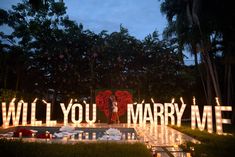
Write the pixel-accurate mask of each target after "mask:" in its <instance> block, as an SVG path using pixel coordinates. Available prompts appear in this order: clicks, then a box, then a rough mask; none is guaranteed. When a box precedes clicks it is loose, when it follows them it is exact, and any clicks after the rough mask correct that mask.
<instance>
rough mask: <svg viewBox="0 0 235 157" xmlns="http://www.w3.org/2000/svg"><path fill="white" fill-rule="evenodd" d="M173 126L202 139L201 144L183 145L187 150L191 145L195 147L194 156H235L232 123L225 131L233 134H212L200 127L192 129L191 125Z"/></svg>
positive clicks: (234, 128) (234, 138) (234, 130)
mask: <svg viewBox="0 0 235 157" xmlns="http://www.w3.org/2000/svg"><path fill="white" fill-rule="evenodd" d="M171 127H172V128H174V129H176V130H179V131H180V132H183V133H185V134H188V135H190V136H191V137H194V138H195V139H198V140H200V141H201V144H193V143H187V145H186V146H183V147H184V148H185V149H187V150H190V147H194V150H195V151H194V156H196V157H203V156H204V157H232V156H235V136H234V135H235V134H234V132H235V127H234V126H232V125H231V126H230V127H225V128H224V132H230V133H232V134H233V135H232V136H223V135H217V134H215V133H213V134H210V133H207V132H206V131H200V130H198V129H195V130H192V129H191V127H190V126H189V125H184V126H182V127H180V128H178V127H175V126H171Z"/></svg>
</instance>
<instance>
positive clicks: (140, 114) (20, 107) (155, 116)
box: [2, 98, 232, 134]
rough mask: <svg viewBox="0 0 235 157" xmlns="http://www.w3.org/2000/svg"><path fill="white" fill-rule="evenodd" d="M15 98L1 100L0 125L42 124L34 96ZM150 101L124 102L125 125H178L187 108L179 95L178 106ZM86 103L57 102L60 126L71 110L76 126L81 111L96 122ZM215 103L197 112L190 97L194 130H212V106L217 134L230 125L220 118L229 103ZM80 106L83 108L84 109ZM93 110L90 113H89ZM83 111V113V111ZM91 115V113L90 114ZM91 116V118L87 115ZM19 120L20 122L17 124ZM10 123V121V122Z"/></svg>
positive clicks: (49, 121)
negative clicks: (31, 100) (38, 117)
mask: <svg viewBox="0 0 235 157" xmlns="http://www.w3.org/2000/svg"><path fill="white" fill-rule="evenodd" d="M15 100H16V99H15V98H14V99H12V101H11V102H10V103H9V105H7V104H6V102H2V122H3V127H4V128H6V127H9V126H10V125H13V126H18V125H19V124H21V125H23V126H25V125H31V126H41V125H42V124H43V122H42V120H37V119H36V102H37V99H35V100H34V101H33V102H32V103H31V105H28V103H27V102H24V101H23V100H20V101H19V102H18V103H15ZM151 100H152V103H144V101H143V102H142V103H140V104H137V103H135V104H127V123H128V124H146V123H150V124H152V125H158V124H160V125H168V124H171V125H175V124H176V125H177V126H178V127H180V126H181V120H182V116H183V114H184V111H185V109H186V104H185V103H184V101H183V99H182V98H180V101H181V105H180V104H178V103H175V100H174V99H172V101H171V102H170V103H164V104H162V103H155V102H154V100H153V99H151ZM42 102H43V103H45V104H46V122H45V125H46V126H55V125H56V124H57V121H56V120H52V119H51V103H48V102H46V101H45V100H42ZM84 104H85V106H83V105H81V104H79V103H73V100H72V99H71V100H70V102H69V103H68V105H65V104H64V103H60V107H61V110H62V112H63V115H64V123H63V125H68V123H69V119H68V118H69V114H70V113H71V122H72V123H73V124H75V125H79V124H80V123H81V122H82V121H83V114H85V116H84V117H85V121H86V122H87V123H88V124H93V123H95V122H96V119H97V118H96V104H93V105H89V104H87V103H86V102H85V101H84ZM216 104H217V106H214V107H212V106H209V105H206V106H203V113H202V114H200V112H199V106H198V105H196V100H195V98H194V99H193V105H192V106H191V128H192V129H195V128H196V127H198V129H199V130H201V131H202V130H205V129H207V131H208V132H209V133H212V132H213V109H214V111H215V113H214V116H215V118H214V119H215V125H216V127H215V128H216V131H215V132H216V133H217V134H223V124H231V120H230V119H224V118H223V117H222V112H225V111H232V107H231V106H220V104H219V100H218V98H216ZM29 106H30V107H31V115H30V117H31V119H30V121H29V120H28V119H27V118H28V108H29ZM83 107H85V109H84V110H83ZM90 109H92V112H90ZM83 111H85V113H83ZM90 114H91V115H90ZM90 117H91V118H90ZM20 120H21V123H20ZM11 122H12V123H11ZM28 122H30V124H28Z"/></svg>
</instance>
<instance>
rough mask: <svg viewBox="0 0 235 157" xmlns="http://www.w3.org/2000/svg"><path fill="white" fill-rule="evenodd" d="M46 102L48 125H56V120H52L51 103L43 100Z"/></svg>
mask: <svg viewBox="0 0 235 157" xmlns="http://www.w3.org/2000/svg"><path fill="white" fill-rule="evenodd" d="M42 101H43V102H44V103H46V125H47V126H54V125H56V123H57V122H56V121H55V120H51V103H47V102H46V101H45V100H42Z"/></svg>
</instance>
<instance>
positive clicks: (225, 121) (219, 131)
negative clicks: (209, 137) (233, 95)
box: [215, 105, 232, 135]
mask: <svg viewBox="0 0 235 157" xmlns="http://www.w3.org/2000/svg"><path fill="white" fill-rule="evenodd" d="M222 111H232V106H220V105H218V106H215V117H216V118H215V120H216V133H217V134H219V135H222V134H223V124H231V120H230V119H223V118H222Z"/></svg>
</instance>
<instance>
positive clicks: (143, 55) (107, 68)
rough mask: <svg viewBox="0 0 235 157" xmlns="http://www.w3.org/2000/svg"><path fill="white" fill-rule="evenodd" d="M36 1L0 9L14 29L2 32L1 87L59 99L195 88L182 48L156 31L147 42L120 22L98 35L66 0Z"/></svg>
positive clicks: (164, 95) (142, 95) (166, 94)
mask: <svg viewBox="0 0 235 157" xmlns="http://www.w3.org/2000/svg"><path fill="white" fill-rule="evenodd" d="M35 3H36V4H34V3H33V2H32V1H30V2H28V1H23V2H22V3H19V4H17V5H14V6H13V7H12V9H11V10H9V11H4V10H1V11H0V15H1V16H4V17H5V16H6V17H8V18H7V19H3V20H2V21H0V22H1V24H7V25H8V26H9V27H11V28H12V30H13V32H12V33H10V34H4V33H2V35H1V36H0V37H1V39H2V41H4V42H1V43H0V46H1V47H0V48H1V50H2V51H1V54H0V55H1V56H0V59H1V62H0V63H1V67H0V88H4V89H12V90H16V91H20V92H24V93H32V94H34V95H35V97H36V96H37V97H38V96H39V97H49V95H50V93H52V95H53V96H52V97H53V99H54V100H58V101H60V100H61V99H67V98H71V97H74V98H77V97H78V96H79V97H84V96H88V95H90V97H91V99H93V100H94V96H95V90H96V89H102V88H106V89H130V90H132V91H134V92H133V93H134V94H135V95H134V97H136V98H138V100H141V99H146V100H147V101H150V98H151V97H156V98H157V99H158V100H161V101H163V100H164V101H165V100H167V101H169V100H170V99H171V97H172V96H174V97H178V96H181V95H182V94H183V93H184V92H186V91H187V90H188V88H190V87H192V82H194V81H193V78H190V77H189V76H188V71H189V70H186V69H187V67H185V66H184V65H183V64H182V62H181V60H180V57H179V53H177V52H176V51H175V48H174V47H173V46H172V45H171V44H170V43H169V42H167V41H165V40H163V41H161V40H160V39H159V38H158V33H157V32H153V33H152V34H150V35H148V36H147V37H146V38H145V39H144V40H143V41H140V40H138V39H136V38H135V37H133V36H131V35H129V32H128V30H127V29H126V28H124V27H122V26H120V30H119V31H118V32H112V33H111V34H107V32H106V31H102V32H100V33H99V34H96V33H94V32H92V31H90V30H83V26H82V25H81V24H80V25H78V24H77V23H76V22H74V21H72V20H70V19H69V17H68V16H67V15H66V7H65V4H64V3H63V2H55V1H54V0H48V1H36V2H35ZM34 5H36V9H35V7H34ZM32 6H33V7H32ZM5 41H8V42H5ZM182 85H183V86H185V87H187V88H185V89H184V88H182Z"/></svg>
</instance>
